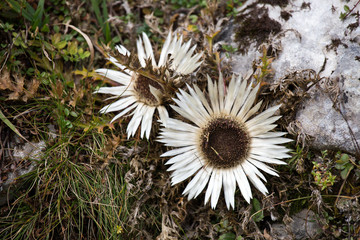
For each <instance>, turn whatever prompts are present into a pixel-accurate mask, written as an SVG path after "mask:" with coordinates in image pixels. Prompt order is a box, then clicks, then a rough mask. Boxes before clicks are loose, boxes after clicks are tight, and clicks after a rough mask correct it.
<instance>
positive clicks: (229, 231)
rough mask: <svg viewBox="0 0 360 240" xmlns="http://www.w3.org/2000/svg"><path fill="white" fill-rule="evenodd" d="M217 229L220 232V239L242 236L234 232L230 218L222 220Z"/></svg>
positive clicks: (240, 237)
mask: <svg viewBox="0 0 360 240" xmlns="http://www.w3.org/2000/svg"><path fill="white" fill-rule="evenodd" d="M215 231H216V232H218V233H219V234H220V236H219V238H218V239H219V240H241V239H243V238H242V236H236V234H235V233H234V232H233V227H232V226H231V224H230V223H229V220H227V219H225V220H221V221H220V223H218V224H216V225H215Z"/></svg>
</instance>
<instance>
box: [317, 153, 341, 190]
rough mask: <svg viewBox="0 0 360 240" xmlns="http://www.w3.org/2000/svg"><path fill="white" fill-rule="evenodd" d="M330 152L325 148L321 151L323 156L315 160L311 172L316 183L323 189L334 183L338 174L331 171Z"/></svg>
mask: <svg viewBox="0 0 360 240" xmlns="http://www.w3.org/2000/svg"><path fill="white" fill-rule="evenodd" d="M327 155H328V152H327V150H324V151H322V152H321V157H320V158H318V161H313V162H312V163H313V169H312V171H311V174H312V175H313V177H314V181H315V183H316V185H318V186H319V187H320V188H321V191H323V190H325V189H326V188H328V187H331V186H333V185H334V183H335V180H336V175H333V174H332V173H331V169H330V167H329V166H328V162H329V159H327Z"/></svg>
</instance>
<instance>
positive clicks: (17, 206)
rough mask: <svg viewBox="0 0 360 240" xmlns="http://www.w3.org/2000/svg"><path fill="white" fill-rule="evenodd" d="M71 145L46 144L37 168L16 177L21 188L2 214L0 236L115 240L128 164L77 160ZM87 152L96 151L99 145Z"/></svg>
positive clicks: (122, 218) (122, 216)
mask: <svg viewBox="0 0 360 240" xmlns="http://www.w3.org/2000/svg"><path fill="white" fill-rule="evenodd" d="M98 137H101V136H98ZM102 141H103V139H98V141H94V143H97V144H99V143H101V142H102ZM74 144H76V143H74V142H73V141H71V140H70V139H67V140H65V139H62V140H61V141H59V142H57V143H56V144H55V145H54V146H51V147H49V148H48V150H47V152H46V153H45V155H44V157H43V159H41V160H39V161H37V167H36V169H35V170H34V171H32V172H30V173H28V174H26V175H24V176H23V177H22V178H21V179H19V181H21V182H23V186H24V187H25V189H24V190H23V191H22V192H20V193H18V196H19V197H18V198H17V199H16V201H15V202H14V203H13V204H12V206H11V209H10V210H9V212H8V214H7V215H6V216H2V217H1V218H0V225H1V226H2V227H1V228H0V235H1V236H5V238H6V239H49V238H50V239H52V238H55V237H56V236H59V235H60V236H63V237H64V238H66V239H79V238H93V239H114V238H118V237H120V235H121V234H123V233H124V231H125V230H124V229H126V227H125V218H126V216H127V210H126V209H127V205H126V201H125V190H126V185H125V183H124V179H123V176H124V171H125V170H126V168H124V167H123V166H122V165H121V164H119V163H111V164H109V165H107V166H106V167H104V168H103V169H100V167H95V166H93V165H91V164H89V163H81V162H79V161H75V160H74V159H76V158H77V156H72V155H71V154H72V153H73V151H74V149H72V148H73V145H74ZM95 145H96V144H95ZM77 150H78V151H80V150H81V148H77ZM82 150H83V151H86V150H85V149H82ZM88 151H89V154H91V153H92V154H94V152H99V151H100V149H97V151H95V149H90V150H88ZM90 156H91V155H90ZM119 229H122V230H121V231H120V230H119Z"/></svg>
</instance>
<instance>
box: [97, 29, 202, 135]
mask: <svg viewBox="0 0 360 240" xmlns="http://www.w3.org/2000/svg"><path fill="white" fill-rule="evenodd" d="M190 44H191V43H190V41H189V42H187V43H184V44H183V43H182V36H181V37H180V38H179V39H177V38H176V37H175V38H174V39H173V38H172V34H171V33H169V35H168V37H167V38H166V41H165V43H164V46H163V48H162V51H161V54H160V58H159V61H158V62H156V60H155V57H154V52H153V49H152V46H151V43H150V40H149V38H148V36H147V35H146V34H145V33H143V34H142V38H141V37H140V38H139V39H138V40H137V54H138V59H139V63H140V65H141V67H142V68H144V69H145V68H146V67H148V66H147V62H148V63H150V64H151V65H152V66H151V67H152V69H153V70H155V71H156V70H158V69H160V68H161V67H166V66H169V69H170V70H172V71H174V72H175V74H177V75H186V74H190V73H192V72H194V71H195V70H196V69H197V68H198V67H199V66H200V64H201V61H199V60H200V58H201V55H202V54H201V53H198V54H195V55H193V53H194V51H195V48H196V46H193V47H192V48H191V49H190ZM116 48H117V50H118V51H119V53H120V54H121V55H123V56H128V57H130V52H129V51H128V50H127V49H126V48H125V47H124V46H122V45H119V46H117V47H116ZM192 55H193V56H192ZM109 60H110V61H111V62H112V63H113V64H115V65H116V66H117V67H119V68H120V69H121V70H122V71H116V70H110V69H104V68H102V69H97V70H96V73H98V74H100V75H102V76H105V77H107V78H109V79H111V80H113V81H115V82H117V83H119V84H120V86H116V87H101V88H99V89H98V90H97V91H96V92H95V93H105V94H112V95H114V96H113V97H111V98H116V99H117V101H115V102H113V103H111V104H109V105H107V106H105V107H103V108H102V109H101V110H100V112H101V113H109V112H117V111H121V112H120V113H118V114H117V115H116V116H115V117H114V118H113V119H112V121H111V122H113V121H115V120H116V119H118V118H120V117H122V116H124V115H125V114H127V113H130V114H131V115H133V116H132V119H131V120H130V122H129V124H128V126H127V135H128V138H129V137H131V136H134V135H135V133H136V131H137V129H138V128H139V126H140V124H141V134H140V137H141V138H143V137H144V136H146V138H149V136H150V132H151V127H152V120H153V115H154V112H155V109H157V111H158V113H159V117H160V120H161V121H162V122H163V123H165V122H166V119H167V118H168V117H169V116H168V112H167V110H166V108H165V107H164V106H163V97H164V90H163V87H162V86H161V85H160V84H159V83H158V82H157V81H155V80H153V79H151V78H149V77H146V76H144V75H142V74H140V73H138V72H135V71H131V70H129V69H127V68H126V67H125V66H124V65H122V64H120V63H119V62H118V61H117V60H116V59H115V58H114V57H110V58H109Z"/></svg>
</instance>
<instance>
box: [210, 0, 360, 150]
mask: <svg viewBox="0 0 360 240" xmlns="http://www.w3.org/2000/svg"><path fill="white" fill-rule="evenodd" d="M270 2H272V4H268V3H270ZM276 2H280V1H264V0H250V1H247V2H246V3H245V4H243V6H241V7H240V8H239V9H238V11H239V14H240V16H241V17H240V18H235V20H234V21H232V22H230V23H229V24H230V25H232V26H231V27H227V28H225V30H224V33H220V36H224V37H223V38H219V39H218V40H219V42H218V43H217V44H218V45H221V44H229V45H232V46H233V47H237V46H239V49H240V52H239V53H235V54H232V55H231V58H230V59H228V61H230V63H231V64H232V66H233V71H234V72H237V73H240V74H242V75H246V73H248V71H249V70H251V69H252V66H253V64H254V62H256V61H258V59H259V57H260V55H261V54H260V51H259V47H260V45H261V44H266V45H267V46H270V45H271V46H272V48H273V50H274V51H275V53H276V57H275V59H274V61H273V63H272V68H273V73H274V77H273V81H274V82H275V83H276V82H280V81H281V80H282V79H284V78H286V76H289V75H290V74H291V73H294V72H296V71H303V70H306V69H312V70H314V71H315V72H316V73H318V74H319V78H322V79H323V81H322V82H320V83H319V84H317V85H315V86H313V87H312V88H311V89H310V90H309V92H308V93H309V95H308V96H309V97H308V98H307V99H304V101H303V105H302V106H301V108H299V110H298V111H297V113H296V122H297V123H298V126H299V127H300V128H301V130H302V133H304V134H305V135H308V136H311V137H312V139H313V141H312V142H310V145H312V146H313V147H316V148H320V149H340V150H343V151H347V152H350V153H353V154H354V153H356V147H355V145H356V143H355V142H356V141H357V142H359V143H360V129H359V128H360V71H359V69H360V28H359V27H358V26H359V24H358V20H359V19H357V17H356V16H354V15H349V16H348V17H347V18H346V19H345V20H341V19H340V18H339V17H340V13H341V12H342V11H344V10H343V8H344V5H345V4H346V3H345V2H344V1H339V0H307V1H306V2H305V1H303V0H292V1H281V2H282V4H276ZM349 4H350V3H348V5H349ZM350 5H351V4H350ZM351 7H352V5H351ZM351 7H350V8H351ZM256 9H258V10H256ZM259 9H261V10H259ZM256 11H258V12H260V14H259V16H260V17H259V19H258V20H259V21H260V20H261V17H263V18H268V19H270V20H268V21H272V22H273V25H277V24H280V26H281V27H280V30H279V28H278V27H276V28H274V29H273V30H272V31H270V32H269V31H268V29H266V28H263V27H261V26H259V25H257V24H256V20H257V19H256V15H254V16H252V15H251V14H252V13H254V12H256ZM356 11H357V10H356ZM251 17H253V18H254V20H253V25H251V26H254V29H250V30H249V29H247V31H248V32H249V33H251V34H249V36H252V39H243V40H244V41H245V42H246V44H244V43H243V42H241V43H239V42H237V40H239V39H238V35H236V34H237V33H238V32H239V31H241V30H242V29H241V28H242V27H243V26H244V23H246V22H247V21H249V20H247V19H249V18H251ZM251 26H250V27H251ZM252 30H253V31H254V33H252ZM270 30H271V29H270ZM229 31H233V34H229ZM264 32H265V33H266V34H265V35H264ZM261 34H262V35H261ZM260 35H261V36H262V37H263V38H261V37H260ZM334 103H335V104H334ZM340 112H341V113H340ZM350 129H351V130H350ZM352 134H353V136H352ZM355 140H356V141H355Z"/></svg>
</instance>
